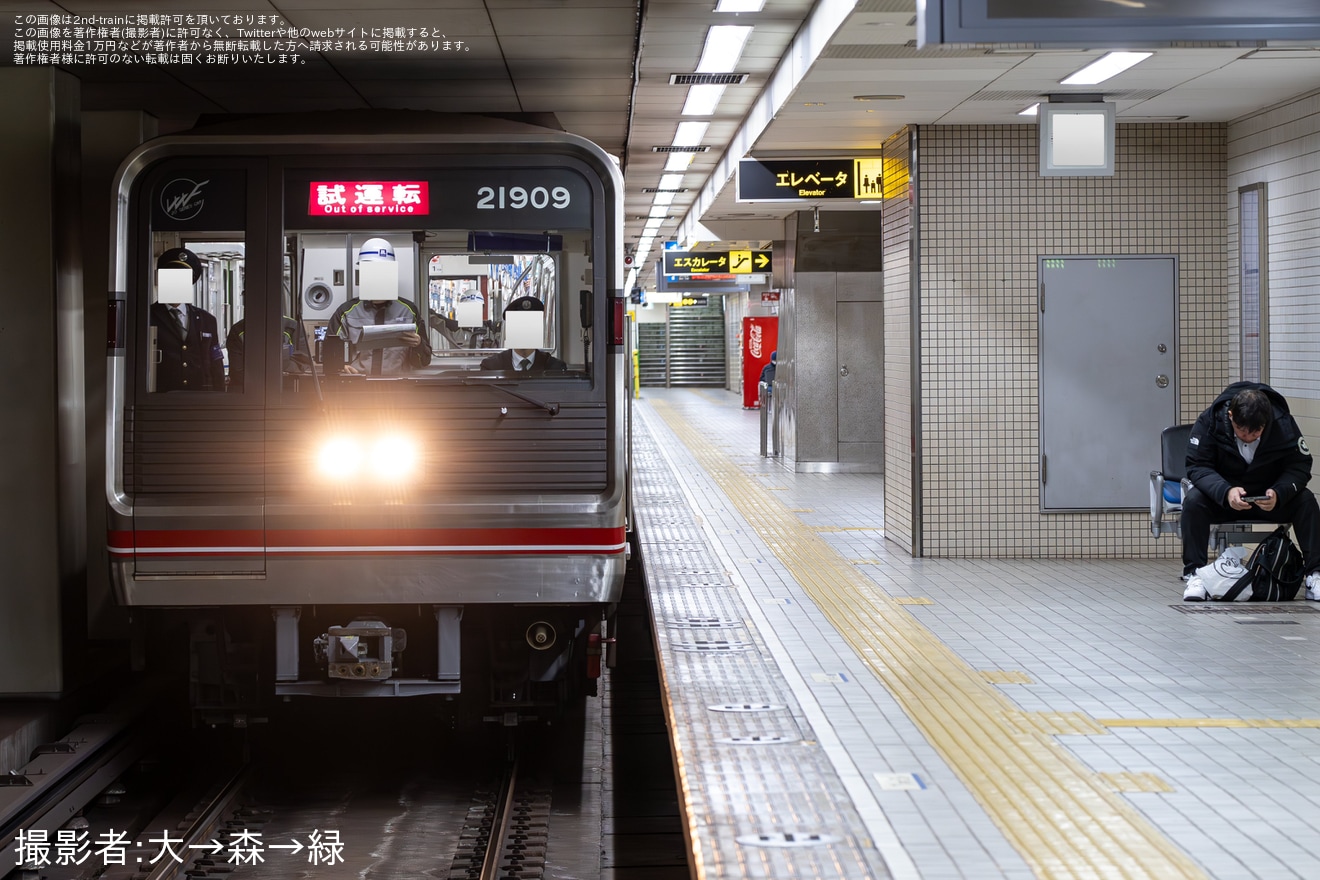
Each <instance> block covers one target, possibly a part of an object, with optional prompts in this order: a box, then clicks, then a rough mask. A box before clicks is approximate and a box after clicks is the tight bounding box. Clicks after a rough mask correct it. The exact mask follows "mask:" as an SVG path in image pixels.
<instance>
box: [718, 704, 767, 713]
mask: <svg viewBox="0 0 1320 880" xmlns="http://www.w3.org/2000/svg"><path fill="white" fill-rule="evenodd" d="M706 708H707V709H709V710H710V711H712V712H778V711H779V710H781V709H783V708H784V707H783V706H779V705H776V704H774V703H719V704H717V705H715V706H707V707H706Z"/></svg>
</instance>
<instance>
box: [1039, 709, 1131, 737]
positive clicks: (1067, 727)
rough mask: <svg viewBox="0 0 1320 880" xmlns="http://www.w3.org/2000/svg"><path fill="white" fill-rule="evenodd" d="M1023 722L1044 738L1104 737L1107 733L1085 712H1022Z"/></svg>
mask: <svg viewBox="0 0 1320 880" xmlns="http://www.w3.org/2000/svg"><path fill="white" fill-rule="evenodd" d="M1022 718H1023V720H1025V721H1027V722H1028V723H1030V724H1031V725H1032V726H1034V727H1035V728H1036V729H1037V730H1038V731H1040V732H1041V733H1043V734H1045V735H1046V736H1106V735H1108V734H1109V731H1108V730H1106V729H1105V728H1103V727H1101V726H1100V725H1099V724H1096V723H1095V719H1093V718H1092V717H1091V716H1090V715H1087V714H1086V713H1085V712H1024V713H1022Z"/></svg>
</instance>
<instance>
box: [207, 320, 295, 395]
mask: <svg viewBox="0 0 1320 880" xmlns="http://www.w3.org/2000/svg"><path fill="white" fill-rule="evenodd" d="M246 336H247V318H239V319H238V320H237V321H235V322H234V326H233V327H230V328H229V335H228V336H226V337H225V351H227V352H229V390H230V391H242V390H243V380H244V378H245V376H246V369H245V368H244V362H245V361H246V359H247V343H246ZM280 352H281V356H280V363H281V365H282V367H283V371H284V372H285V373H310V372H311V370H312V355H311V352H310V351H309V350H308V348H307V335H306V334H305V333H303V332H302V328H301V327H299V326H298V322H297V321H295V320H294V319H293V318H290V317H289V316H288V315H285V316H283V317H282V318H280Z"/></svg>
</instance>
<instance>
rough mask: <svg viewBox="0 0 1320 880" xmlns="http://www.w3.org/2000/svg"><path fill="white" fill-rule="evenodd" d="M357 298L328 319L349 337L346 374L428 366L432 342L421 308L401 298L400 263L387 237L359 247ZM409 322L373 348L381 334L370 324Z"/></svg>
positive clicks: (387, 373)
mask: <svg viewBox="0 0 1320 880" xmlns="http://www.w3.org/2000/svg"><path fill="white" fill-rule="evenodd" d="M357 275H358V283H357V296H356V297H354V298H353V299H350V300H349V301H348V302H346V303H344V304H343V305H342V306H340V307H339V308H338V309H337V310H336V311H335V313H334V315H333V316H332V317H331V318H330V332H331V333H334V334H336V335H338V336H340V337H342V338H343V339H346V340H348V356H347V358H345V362H344V372H346V373H361V374H366V375H369V376H390V375H398V374H399V373H404V372H407V371H409V370H411V369H414V368H416V367H424V366H426V365H427V364H429V363H430V362H431V346H430V344H429V343H428V342H427V339H426V334H425V332H424V331H423V329H422V323H421V314H420V312H419V311H418V309H417V306H416V305H415V304H414V303H412V302H410V301H409V300H406V299H401V298H400V297H399V267H398V263H396V262H395V259H394V247H393V246H392V245H391V244H390V243H389V242H388V241H386V240H385V239H383V238H369V239H367V240H366V241H364V242H363V243H362V247H360V248H359V249H358V260H357ZM397 324H404V325H408V324H411V325H412V327H411V328H410V329H408V330H407V331H404V332H401V333H398V334H395V335H394V337H393V339H392V340H391V341H392V342H393V343H394V344H392V345H388V346H385V347H379V346H373V345H372V344H371V342H372V340H371V338H370V337H372V336H373V335H375V334H376V333H377V332H387V331H374V330H367V329H366V328H368V327H379V326H382V325H397Z"/></svg>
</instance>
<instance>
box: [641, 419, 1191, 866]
mask: <svg viewBox="0 0 1320 880" xmlns="http://www.w3.org/2000/svg"><path fill="white" fill-rule="evenodd" d="M651 407H652V408H653V410H654V411H655V412H656V414H658V415H659V416H661V417H662V418H663V419H664V420H665V422H666V423H667V424H668V425H669V427H670V429H671V430H672V431H673V432H674V433H675V434H676V435H677V436H678V437H679V439H680V440H681V441H682V442H683V443H684V445H686V446H687V448H688V451H689V453H690V454H691V455H692V456H693V457H694V458H696V459H697V461H698V462H699V463H700V464H701V466H702V467H703V469H704V470H705V471H706V472H707V474H708V475H709V476H710V478H711V479H712V480H713V481H714V482H715V483H716V484H717V485H718V486H719V487H720V489H721V490H723V491H724V493H725V494H726V495H727V496H728V498H729V499H730V501H731V502H732V503H733V504H734V506H735V507H737V509H738V511H739V513H741V514H742V516H743V517H744V518H745V519H746V520H747V521H748V523H749V524H750V525H751V526H752V527H753V528H754V529H755V530H756V532H757V534H758V535H759V536H760V537H761V539H762V540H763V541H764V542H765V543H766V545H767V546H768V547H769V548H770V549H771V550H772V552H774V553H775V555H776V557H777V558H778V559H779V560H780V562H781V563H782V564H783V565H784V566H785V567H786V568H787V569H788V570H789V571H790V573H791V574H792V575H793V577H794V578H795V579H796V580H797V582H798V583H799V584H800V585H801V586H802V588H803V589H804V590H805V591H806V592H807V593H808V595H810V596H811V597H812V599H813V600H814V601H815V602H816V604H817V605H818V606H819V607H820V609H821V611H822V612H823V613H824V614H825V615H826V616H827V617H828V618H829V620H830V622H831V623H832V624H833V625H834V626H835V628H837V629H838V631H839V633H840V635H842V636H843V637H844V638H845V639H846V640H847V641H848V643H849V644H850V645H851V646H852V648H853V649H854V650H855V651H856V652H857V654H858V656H860V657H861V658H862V659H863V660H864V661H865V662H866V663H867V664H868V665H869V666H870V667H871V669H872V670H873V671H874V672H875V674H876V675H877V676H878V677H879V678H880V680H881V681H883V682H884V683H885V685H886V686H887V687H888V689H889V691H890V693H891V694H892V695H893V696H894V698H895V699H896V700H897V701H898V702H899V704H900V705H901V706H902V707H903V709H904V711H905V712H906V713H907V715H908V716H909V717H910V718H911V719H912V721H913V723H915V724H916V725H917V726H918V727H919V728H920V730H921V731H922V733H923V734H924V735H925V736H926V738H927V739H928V740H929V742H930V743H931V744H932V746H933V747H934V748H935V749H936V750H937V751H938V752H939V753H940V755H941V757H943V758H944V760H945V761H946V762H947V763H948V764H949V766H950V767H951V768H952V769H953V770H954V772H956V773H957V774H958V776H959V778H960V779H961V780H962V781H963V783H964V784H965V785H966V786H967V787H968V789H969V790H970V791H971V792H972V793H973V794H974V795H975V797H976V798H977V800H978V801H979V802H980V803H981V805H982V807H983V808H984V809H985V810H986V812H987V813H988V814H989V816H990V817H991V818H992V819H993V820H994V822H995V823H996V825H997V826H998V827H999V829H1000V830H1001V831H1002V832H1003V834H1004V836H1005V837H1006V838H1007V839H1008V840H1009V841H1010V842H1011V843H1012V844H1013V846H1014V847H1015V848H1016V849H1017V851H1018V852H1019V853H1020V854H1021V855H1022V857H1023V858H1024V859H1025V860H1026V861H1027V863H1028V864H1029V865H1030V866H1031V867H1032V869H1033V870H1034V871H1035V873H1036V875H1037V876H1039V877H1042V878H1065V877H1079V878H1080V877H1131V878H1150V877H1159V878H1202V877H1205V876H1206V875H1205V873H1204V872H1203V871H1202V870H1201V868H1200V867H1199V866H1198V865H1197V864H1196V863H1195V862H1194V861H1192V859H1191V858H1189V857H1188V856H1187V855H1186V854H1185V853H1183V852H1182V850H1180V849H1178V848H1177V847H1176V846H1174V845H1173V844H1172V843H1171V842H1170V841H1169V840H1168V838H1166V837H1165V836H1164V835H1163V834H1161V833H1160V832H1159V830H1158V829H1156V828H1155V827H1154V826H1152V825H1151V824H1150V823H1149V822H1147V821H1146V819H1145V818H1144V817H1143V816H1142V815H1141V814H1140V813H1139V812H1138V811H1137V810H1135V809H1134V808H1133V807H1132V806H1130V805H1129V804H1128V803H1127V802H1126V801H1124V800H1123V798H1122V797H1120V796H1119V795H1118V794H1116V793H1115V792H1114V790H1113V788H1112V786H1111V785H1110V784H1109V783H1108V782H1107V781H1106V780H1105V779H1102V778H1101V777H1100V776H1099V774H1096V773H1093V772H1092V771H1090V770H1089V769H1087V767H1085V766H1084V765H1083V764H1082V763H1081V762H1080V761H1078V760H1077V759H1076V758H1074V757H1073V756H1072V755H1071V754H1070V753H1068V751H1067V750H1066V749H1064V748H1063V747H1062V746H1060V745H1059V744H1058V743H1057V742H1055V740H1054V738H1053V736H1052V735H1050V734H1049V733H1046V732H1044V731H1043V730H1042V729H1041V726H1040V725H1039V724H1038V723H1037V722H1036V720H1035V719H1033V718H1031V717H1029V713H1023V712H1021V711H1020V710H1018V709H1017V708H1016V707H1015V706H1014V705H1013V704H1012V703H1011V702H1010V701H1009V700H1007V699H1006V698H1005V697H1004V696H1003V695H1001V694H1000V693H999V692H998V690H997V689H996V688H995V686H994V685H991V684H990V683H989V682H987V681H985V679H984V678H982V677H981V675H980V674H979V673H978V672H977V671H976V670H974V669H972V668H971V667H970V666H968V665H967V664H966V663H964V662H963V661H962V660H961V659H960V658H959V657H958V656H957V655H956V654H955V653H953V651H951V650H950V649H949V648H948V647H947V646H946V645H945V644H944V643H943V642H941V641H940V640H939V639H938V638H936V637H935V636H934V635H933V634H932V633H931V632H930V631H929V630H927V629H926V628H925V627H924V626H922V625H921V624H920V623H919V622H918V621H917V620H916V619H915V618H913V617H912V616H911V614H909V613H908V612H907V611H905V610H903V608H902V607H900V606H899V605H898V604H897V603H896V602H894V601H893V600H892V599H890V598H888V597H887V596H885V595H884V594H882V593H881V592H880V591H879V590H877V589H876V587H875V584H873V583H872V582H871V581H869V580H867V579H866V578H865V577H863V576H862V575H860V574H858V573H857V571H856V570H855V569H854V567H853V566H851V565H849V564H847V563H846V562H845V561H844V560H842V559H840V558H839V556H838V554H836V553H835V552H834V550H833V549H832V548H831V547H830V546H829V545H828V544H827V543H825V541H824V540H822V539H821V538H820V537H819V536H818V535H817V534H816V533H815V532H814V530H813V529H811V528H809V527H807V526H804V525H802V524H801V522H800V521H798V520H797V518H796V517H793V516H790V515H787V514H786V511H785V505H784V504H782V503H781V502H780V501H779V500H778V499H777V498H776V497H775V496H774V495H773V494H771V493H770V492H768V491H766V490H765V489H763V488H762V487H760V486H759V485H758V484H757V483H756V482H755V481H754V480H751V479H749V478H748V477H746V476H745V475H744V474H743V473H742V471H741V470H740V469H739V468H738V466H737V465H736V464H735V463H734V462H733V461H732V460H731V459H729V458H728V457H727V456H726V455H724V454H722V453H719V452H717V451H715V450H713V449H711V448H710V446H709V444H708V443H707V442H706V440H705V438H703V437H702V436H701V435H700V434H698V433H697V432H696V431H695V430H693V429H692V428H691V427H690V426H689V425H688V424H687V423H686V422H685V421H684V420H683V419H682V418H681V417H679V416H678V414H677V413H675V412H674V410H673V408H672V407H670V406H669V405H668V404H666V403H665V402H664V401H652V402H651Z"/></svg>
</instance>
